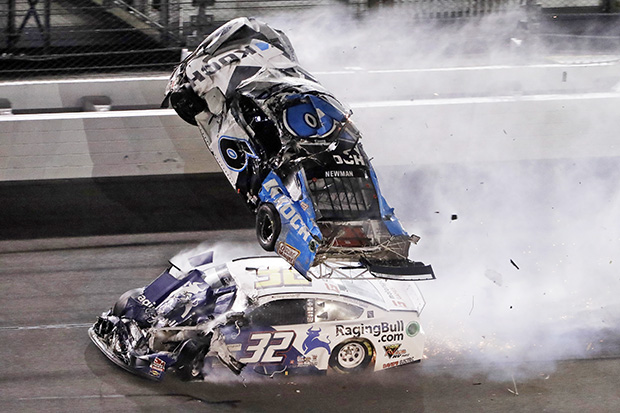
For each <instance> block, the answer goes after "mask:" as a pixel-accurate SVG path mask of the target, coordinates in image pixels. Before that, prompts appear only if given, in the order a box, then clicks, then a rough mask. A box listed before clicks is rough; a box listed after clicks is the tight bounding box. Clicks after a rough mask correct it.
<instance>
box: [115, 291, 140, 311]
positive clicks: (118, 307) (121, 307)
mask: <svg viewBox="0 0 620 413" xmlns="http://www.w3.org/2000/svg"><path fill="white" fill-rule="evenodd" d="M143 291H144V288H134V289H133V290H129V291H126V292H124V293H123V295H121V296H120V298H119V299H118V300H117V301H116V303H114V307H112V315H115V316H117V317H121V316H122V315H123V314H125V307H126V306H127V301H128V300H129V299H130V298H136V297H137V296H139V295H140V294H142V292H143Z"/></svg>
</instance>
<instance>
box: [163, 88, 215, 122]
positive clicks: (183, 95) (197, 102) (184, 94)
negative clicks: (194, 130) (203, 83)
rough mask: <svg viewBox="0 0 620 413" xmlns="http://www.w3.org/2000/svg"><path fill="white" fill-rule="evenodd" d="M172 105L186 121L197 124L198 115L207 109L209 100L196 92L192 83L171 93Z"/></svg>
mask: <svg viewBox="0 0 620 413" xmlns="http://www.w3.org/2000/svg"><path fill="white" fill-rule="evenodd" d="M170 105H171V106H172V108H173V109H174V110H175V111H176V113H177V114H178V115H179V116H180V117H181V119H183V120H184V121H185V122H187V123H189V124H190V125H194V126H196V119H195V117H196V115H198V114H199V113H200V112H202V111H204V110H207V109H208V106H207V102H205V101H204V100H203V99H202V98H201V97H200V96H198V95H197V94H196V92H194V90H193V89H192V87H191V86H190V85H185V87H182V88H181V89H179V90H177V91H176V92H173V93H171V94H170Z"/></svg>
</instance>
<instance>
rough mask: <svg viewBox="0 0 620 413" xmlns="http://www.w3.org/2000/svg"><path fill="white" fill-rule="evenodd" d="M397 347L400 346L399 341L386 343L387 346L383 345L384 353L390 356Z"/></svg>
mask: <svg viewBox="0 0 620 413" xmlns="http://www.w3.org/2000/svg"><path fill="white" fill-rule="evenodd" d="M399 348H400V343H398V344H388V345H387V346H383V349H384V350H385V354H386V355H388V356H389V357H390V358H391V357H394V353H396V352H397V351H398V349H399Z"/></svg>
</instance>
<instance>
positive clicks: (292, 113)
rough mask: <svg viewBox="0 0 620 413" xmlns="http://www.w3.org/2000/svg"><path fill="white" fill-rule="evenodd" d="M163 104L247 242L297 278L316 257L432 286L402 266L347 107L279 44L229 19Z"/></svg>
mask: <svg viewBox="0 0 620 413" xmlns="http://www.w3.org/2000/svg"><path fill="white" fill-rule="evenodd" d="M168 104H170V105H172V107H173V108H174V109H175V110H176V112H177V113H178V114H179V116H181V118H183V119H184V120H185V121H187V122H189V123H191V124H193V125H196V126H197V127H198V129H199V130H200V133H201V135H202V137H203V139H204V141H205V143H206V144H207V146H208V148H209V150H210V151H211V152H212V154H213V155H214V157H215V159H216V161H217V162H218V164H219V165H220V167H221V168H222V171H223V172H224V174H225V175H226V177H227V178H228V180H229V181H230V183H231V184H232V186H233V187H234V188H235V189H236V191H237V192H238V193H239V194H240V195H241V196H242V197H243V199H244V200H245V202H246V204H247V205H248V207H249V208H250V210H251V211H253V212H254V213H255V214H256V234H257V238H258V241H259V243H260V245H261V246H262V247H263V248H264V249H265V250H267V251H276V252H277V253H278V254H279V255H280V256H281V257H282V258H284V259H285V260H286V261H288V262H289V263H291V265H293V266H294V267H295V269H297V270H298V271H299V272H300V273H301V274H302V275H303V276H305V277H308V279H310V277H309V276H308V272H309V271H310V269H311V268H312V267H315V266H317V265H320V264H322V263H324V262H326V260H333V259H348V260H350V261H353V262H355V263H361V264H363V265H364V266H366V268H368V269H369V270H370V271H371V272H372V273H373V274H375V275H376V276H379V277H388V278H400V279H432V278H434V274H433V270H432V268H431V267H430V266H429V265H424V264H423V263H420V262H414V261H411V260H409V259H408V255H409V248H410V245H411V243H415V242H417V240H418V239H419V238H418V237H417V236H414V235H411V236H410V235H409V234H407V232H405V230H404V229H403V227H402V226H401V224H400V222H399V220H398V219H397V218H396V216H395V215H394V211H393V209H392V208H390V206H389V205H388V203H387V202H386V200H385V199H384V197H383V196H382V195H381V192H380V190H379V182H378V179H377V176H376V174H375V171H374V169H373V167H372V165H371V163H370V160H369V158H368V156H367V155H366V153H365V152H364V149H363V148H362V144H361V142H360V139H361V135H360V132H359V131H358V129H357V128H356V127H355V125H354V124H353V122H352V121H351V119H350V117H351V110H350V109H348V108H347V107H345V106H344V105H343V104H342V103H341V102H339V101H338V100H337V99H336V98H335V97H334V96H333V95H332V94H330V93H329V92H328V91H327V90H325V89H324V88H323V87H322V86H321V85H320V84H319V82H318V81H317V80H316V79H315V78H314V77H313V76H312V75H311V74H310V73H308V72H307V71H306V70H304V69H303V68H301V67H300V66H299V64H298V61H297V58H296V56H295V52H294V50H293V48H292V46H291V44H290V42H289V40H288V38H287V37H286V35H285V34H284V33H282V32H280V31H278V30H275V29H272V28H271V27H269V26H267V25H266V24H264V23H261V22H259V21H257V20H255V19H249V18H238V19H235V20H232V21H230V22H228V23H226V24H224V25H223V26H221V27H220V28H218V29H217V30H216V31H214V32H213V33H212V34H211V35H209V36H208V37H207V38H206V39H205V40H204V41H203V42H202V43H201V44H200V45H199V46H198V47H197V48H196V50H195V51H194V52H193V53H191V54H190V55H189V56H188V57H187V58H186V59H185V60H184V61H183V62H182V63H181V64H180V65H179V66H178V67H177V68H176V69H175V71H174V72H173V74H172V76H171V78H170V81H169V83H168V86H167V88H166V99H165V100H164V104H163V105H164V106H167V105H168Z"/></svg>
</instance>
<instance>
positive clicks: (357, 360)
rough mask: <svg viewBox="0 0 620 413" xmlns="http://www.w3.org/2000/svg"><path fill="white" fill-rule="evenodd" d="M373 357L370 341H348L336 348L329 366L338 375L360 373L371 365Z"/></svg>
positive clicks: (330, 358)
mask: <svg viewBox="0 0 620 413" xmlns="http://www.w3.org/2000/svg"><path fill="white" fill-rule="evenodd" d="M373 356H374V349H373V347H372V344H370V342H368V340H360V339H353V340H348V341H345V342H343V343H340V344H338V345H337V346H336V347H335V348H334V350H333V351H332V354H331V356H330V357H329V366H330V367H331V368H332V369H334V370H335V371H337V372H338V373H345V374H348V373H358V372H361V371H363V370H365V369H366V367H368V366H369V365H370V362H371V361H372V359H373Z"/></svg>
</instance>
